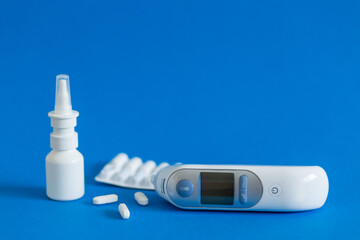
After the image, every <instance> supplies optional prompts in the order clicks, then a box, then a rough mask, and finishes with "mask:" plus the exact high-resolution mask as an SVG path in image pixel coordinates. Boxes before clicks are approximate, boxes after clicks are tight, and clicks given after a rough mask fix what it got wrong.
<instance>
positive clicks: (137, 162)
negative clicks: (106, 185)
mask: <svg viewBox="0 0 360 240" xmlns="http://www.w3.org/2000/svg"><path fill="white" fill-rule="evenodd" d="M141 164H142V161H141V159H140V158H138V157H134V158H133V159H131V160H130V161H129V162H128V163H127V164H126V165H125V166H124V168H123V169H122V170H121V172H119V173H117V174H116V176H114V178H113V179H114V180H115V181H119V182H121V181H125V180H126V179H127V178H128V177H129V176H131V175H134V174H135V172H136V170H137V169H138V168H139V167H140V166H141Z"/></svg>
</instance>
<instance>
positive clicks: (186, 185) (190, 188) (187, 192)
mask: <svg viewBox="0 0 360 240" xmlns="http://www.w3.org/2000/svg"><path fill="white" fill-rule="evenodd" d="M176 191H177V193H178V194H179V195H180V196H181V197H184V198H186V197H189V196H191V194H192V193H193V192H194V184H193V183H192V182H191V181H190V180H188V179H183V180H180V181H179V182H178V183H177V184H176Z"/></svg>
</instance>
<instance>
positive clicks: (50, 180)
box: [46, 74, 85, 201]
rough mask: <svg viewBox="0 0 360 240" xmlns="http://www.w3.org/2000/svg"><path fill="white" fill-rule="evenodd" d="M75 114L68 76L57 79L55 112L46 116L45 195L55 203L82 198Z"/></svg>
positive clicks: (81, 165)
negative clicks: (48, 121) (48, 131)
mask: <svg viewBox="0 0 360 240" xmlns="http://www.w3.org/2000/svg"><path fill="white" fill-rule="evenodd" d="M77 116H79V113H78V112H77V111H73V110H72V106H71V97H70V85H69V76H68V75H63V74H62V75H58V76H56V98H55V110H54V111H52V112H49V117H50V118H51V126H52V127H53V132H52V133H51V134H50V146H51V148H52V149H53V150H52V151H51V152H50V153H49V154H48V155H47V156H46V194H47V196H48V197H49V198H51V199H53V200H58V201H69V200H75V199H78V198H81V197H82V196H83V195H84V192H85V190H84V157H83V155H82V154H81V153H80V152H79V151H78V150H77V149H76V148H77V147H78V135H77V132H75V130H74V128H75V126H76V118H77Z"/></svg>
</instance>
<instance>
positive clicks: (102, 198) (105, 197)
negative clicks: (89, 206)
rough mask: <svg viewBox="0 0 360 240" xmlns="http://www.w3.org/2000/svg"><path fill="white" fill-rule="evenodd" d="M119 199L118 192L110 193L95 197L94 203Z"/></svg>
mask: <svg viewBox="0 0 360 240" xmlns="http://www.w3.org/2000/svg"><path fill="white" fill-rule="evenodd" d="M117 201H118V196H117V195H116V194H109V195H103V196H97V197H94V198H93V203H94V204H95V205H100V204H106V203H114V202H117Z"/></svg>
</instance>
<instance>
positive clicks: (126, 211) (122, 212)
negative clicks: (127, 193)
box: [119, 203, 130, 219]
mask: <svg viewBox="0 0 360 240" xmlns="http://www.w3.org/2000/svg"><path fill="white" fill-rule="evenodd" d="M119 213H120V215H121V217H122V218H123V219H128V218H129V217H130V211H129V209H128V208H127V206H126V204H125V203H120V205H119Z"/></svg>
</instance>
